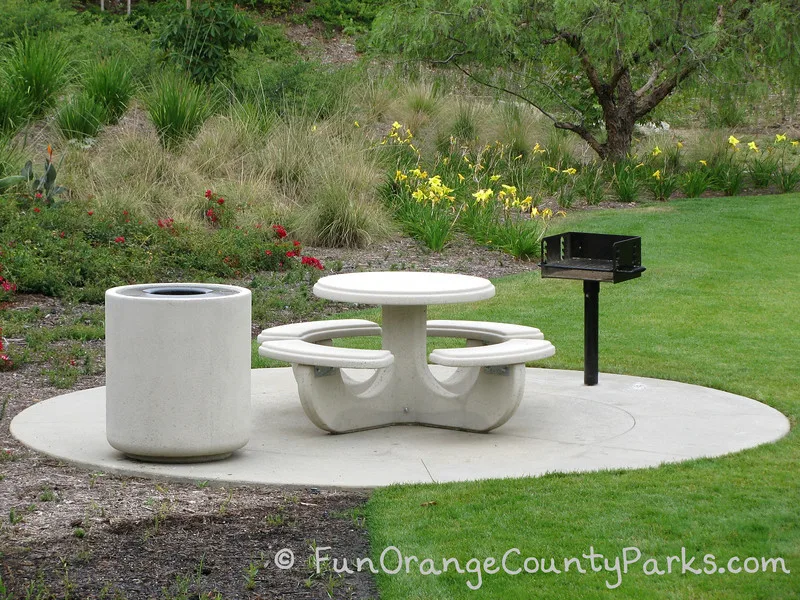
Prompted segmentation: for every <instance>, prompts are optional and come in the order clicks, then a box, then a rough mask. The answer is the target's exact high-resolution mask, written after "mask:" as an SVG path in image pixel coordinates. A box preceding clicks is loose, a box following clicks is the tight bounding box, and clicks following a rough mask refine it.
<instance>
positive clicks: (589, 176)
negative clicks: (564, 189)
mask: <svg viewBox="0 0 800 600" xmlns="http://www.w3.org/2000/svg"><path fill="white" fill-rule="evenodd" d="M575 193H576V194H577V195H578V197H579V198H583V199H584V200H585V201H586V204H589V205H596V204H600V203H601V202H602V201H603V200H604V199H605V197H606V182H605V180H604V179H603V167H602V166H599V165H597V164H592V165H590V166H587V167H584V168H583V169H582V170H581V172H580V173H579V174H578V176H577V177H576V179H575Z"/></svg>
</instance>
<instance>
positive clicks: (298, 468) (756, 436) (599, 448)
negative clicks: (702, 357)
mask: <svg viewBox="0 0 800 600" xmlns="http://www.w3.org/2000/svg"><path fill="white" fill-rule="evenodd" d="M446 371H447V369H446V368H443V367H440V368H434V372H435V373H439V374H440V375H441V374H443V373H444V372H446ZM252 381H253V388H252V389H253V409H254V410H253V414H254V422H253V428H252V429H253V433H252V436H251V439H250V443H249V444H248V445H247V446H245V447H244V449H242V450H240V451H239V452H236V453H235V454H234V455H233V456H232V457H230V458H228V459H226V460H223V461H218V462H211V463H203V464H182V465H176V464H147V463H141V462H136V461H133V460H130V459H128V458H126V457H125V456H123V455H122V454H120V453H119V452H117V451H115V450H114V449H113V448H112V447H111V446H109V445H108V442H107V441H106V433H105V388H94V389H90V390H84V391H80V392H74V393H71V394H66V395H63V396H58V397H55V398H51V399H49V400H44V401H42V402H39V403H38V404H35V405H34V406H31V407H30V408H28V409H26V410H24V411H23V412H22V413H20V414H19V415H17V417H16V418H15V419H14V420H13V422H12V423H11V433H12V434H13V435H14V437H16V438H17V439H19V440H20V441H22V442H23V443H25V444H27V445H28V446H30V447H32V448H34V449H36V450H38V451H40V452H43V453H45V454H48V455H51V456H54V457H56V458H59V459H62V460H65V461H67V462H71V463H74V464H78V465H81V466H84V467H86V468H88V469H92V470H94V471H103V472H107V473H119V474H125V475H140V476H145V477H158V478H172V479H182V480H189V481H197V480H203V481H206V480H207V481H209V482H212V483H227V484H233V483H248V484H274V485H289V486H291V485H297V486H331V487H357V488H363V487H375V486H383V485H389V484H392V483H430V482H445V481H466V480H472V479H487V478H496V477H524V476H529V475H541V474H544V473H548V472H553V471H560V472H568V471H594V470H600V469H633V468H642V467H652V466H657V465H659V464H662V463H665V462H678V461H682V460H688V459H690V458H697V457H704V456H705V457H710V456H720V455H723V454H728V453H730V452H736V451H738V450H742V449H744V448H750V447H753V446H757V445H759V444H764V443H767V442H772V441H775V440H777V439H779V438H781V437H783V436H784V435H785V434H786V433H787V432H788V431H789V422H788V420H787V419H786V417H784V416H783V415H782V414H781V413H780V412H778V411H776V410H775V409H773V408H770V407H769V406H766V405H764V404H761V403H759V402H756V401H755V400H751V399H749V398H744V397H742V396H736V395H733V394H729V393H726V392H721V391H718V390H712V389H708V388H703V387H699V386H694V385H687V384H683V383H677V382H674V381H664V380H660V379H647V378H643V377H629V376H624V375H609V374H601V377H600V384H599V385H597V386H594V387H586V386H584V385H583V374H582V373H581V372H578V371H558V370H551V369H528V370H527V379H526V391H525V398H524V400H523V402H522V404H521V406H520V408H519V410H518V411H517V413H516V414H515V415H514V416H513V417H512V418H511V420H510V421H509V422H508V423H506V424H505V425H503V426H502V427H500V428H498V429H496V430H495V431H493V432H491V433H489V434H477V433H465V432H460V431H452V430H447V429H434V428H430V427H416V426H396V427H387V428H382V429H374V430H370V431H362V432H357V433H348V434H345V435H331V434H328V433H325V432H324V431H321V430H319V429H317V428H316V427H315V426H314V425H312V424H311V422H310V421H309V420H308V419H307V418H306V416H305V414H304V413H303V410H302V408H301V407H300V404H299V401H298V399H297V388H296V385H295V382H294V378H293V376H292V371H291V369H289V368H284V369H256V370H254V371H253V372H252Z"/></svg>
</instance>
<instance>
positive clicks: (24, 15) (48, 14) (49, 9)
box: [0, 0, 76, 43]
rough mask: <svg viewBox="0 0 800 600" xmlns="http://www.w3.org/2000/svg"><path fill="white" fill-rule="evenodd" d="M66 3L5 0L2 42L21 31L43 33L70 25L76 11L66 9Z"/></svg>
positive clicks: (0, 20)
mask: <svg viewBox="0 0 800 600" xmlns="http://www.w3.org/2000/svg"><path fill="white" fill-rule="evenodd" d="M64 5H65V3H64V2H61V1H59V0H3V1H2V10H0V43H3V42H10V41H11V40H13V39H14V37H15V36H17V35H19V33H20V32H21V31H26V30H27V31H30V33H31V35H43V34H50V33H51V32H53V31H57V30H59V29H62V28H64V27H66V26H68V25H69V24H71V23H72V22H73V21H74V20H75V17H76V13H75V12H74V11H72V10H67V9H65V6H64ZM43 37H47V36H46V35H44V36H43Z"/></svg>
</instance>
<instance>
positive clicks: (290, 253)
mask: <svg viewBox="0 0 800 600" xmlns="http://www.w3.org/2000/svg"><path fill="white" fill-rule="evenodd" d="M286 256H288V257H289V258H292V257H293V256H294V251H293V250H289V251H288V252H287V253H286Z"/></svg>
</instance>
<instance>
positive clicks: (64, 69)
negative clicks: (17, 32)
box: [4, 33, 70, 115]
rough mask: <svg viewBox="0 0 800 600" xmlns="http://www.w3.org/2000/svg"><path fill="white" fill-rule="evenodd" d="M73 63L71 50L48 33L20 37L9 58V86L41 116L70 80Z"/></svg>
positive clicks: (33, 112) (5, 68)
mask: <svg viewBox="0 0 800 600" xmlns="http://www.w3.org/2000/svg"><path fill="white" fill-rule="evenodd" d="M69 65H70V60H69V55H68V53H67V50H66V49H65V48H64V47H62V46H60V45H59V44H54V43H53V42H52V41H51V40H49V39H47V37H46V36H39V37H33V36H31V35H29V34H27V33H26V34H25V35H23V36H21V37H16V38H15V39H14V43H13V44H12V46H11V49H10V52H9V53H8V55H7V56H6V58H5V65H4V71H5V75H6V78H7V85H9V86H11V87H13V88H15V89H16V90H18V91H19V93H21V94H22V96H23V97H24V98H25V105H27V106H29V107H30V110H31V112H32V114H33V115H40V114H42V113H43V112H44V110H45V109H47V108H49V107H50V106H51V105H52V104H54V103H55V100H56V98H57V97H58V94H59V93H60V92H61V90H62V89H63V88H64V85H65V84H66V83H67V75H68V68H69Z"/></svg>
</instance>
